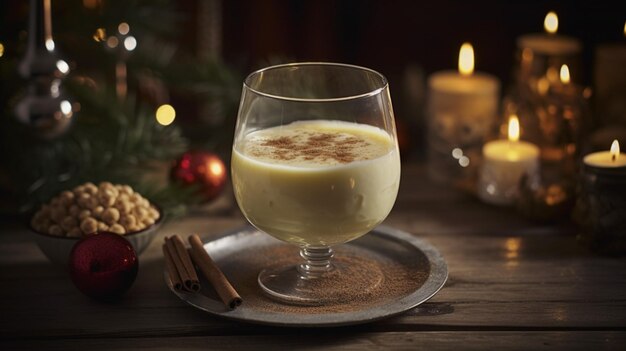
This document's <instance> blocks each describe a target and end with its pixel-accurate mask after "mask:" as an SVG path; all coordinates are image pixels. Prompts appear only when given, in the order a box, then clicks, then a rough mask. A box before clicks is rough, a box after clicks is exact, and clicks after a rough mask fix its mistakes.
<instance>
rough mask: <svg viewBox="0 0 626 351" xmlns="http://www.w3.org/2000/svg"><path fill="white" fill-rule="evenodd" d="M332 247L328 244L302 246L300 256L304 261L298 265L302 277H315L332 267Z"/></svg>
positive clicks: (330, 269)
mask: <svg viewBox="0 0 626 351" xmlns="http://www.w3.org/2000/svg"><path fill="white" fill-rule="evenodd" d="M333 255H334V253H333V249H331V248H330V247H329V246H322V247H304V248H302V249H301V250H300V256H302V258H304V261H305V262H304V263H303V264H300V265H298V273H300V276H301V278H303V279H315V278H319V277H321V276H322V275H323V274H324V273H328V272H330V271H332V270H333V269H334V267H333V265H332V264H331V263H330V259H331V258H332V257H333Z"/></svg>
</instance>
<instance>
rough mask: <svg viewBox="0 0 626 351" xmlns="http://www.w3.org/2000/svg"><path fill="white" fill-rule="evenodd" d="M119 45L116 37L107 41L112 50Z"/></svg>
mask: <svg viewBox="0 0 626 351" xmlns="http://www.w3.org/2000/svg"><path fill="white" fill-rule="evenodd" d="M118 44H119V40H117V38H116V37H109V39H107V46H108V47H110V48H111V49H114V48H116V47H117V45H118Z"/></svg>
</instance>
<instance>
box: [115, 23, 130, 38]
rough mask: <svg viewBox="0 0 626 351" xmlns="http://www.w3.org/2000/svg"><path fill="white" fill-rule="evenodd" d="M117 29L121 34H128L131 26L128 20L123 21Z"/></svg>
mask: <svg viewBox="0 0 626 351" xmlns="http://www.w3.org/2000/svg"><path fill="white" fill-rule="evenodd" d="M117 31H118V32H120V34H121V35H126V34H128V32H130V26H129V25H128V23H126V22H122V23H120V24H119V25H118V26H117Z"/></svg>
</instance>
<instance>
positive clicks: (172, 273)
mask: <svg viewBox="0 0 626 351" xmlns="http://www.w3.org/2000/svg"><path fill="white" fill-rule="evenodd" d="M163 257H165V268H166V269H167V274H168V275H169V277H170V280H171V281H172V285H173V286H174V289H176V290H177V291H181V290H183V283H182V281H181V280H180V275H179V274H178V271H177V270H176V266H174V260H173V259H172V255H170V251H169V250H168V249H167V246H166V245H165V244H163Z"/></svg>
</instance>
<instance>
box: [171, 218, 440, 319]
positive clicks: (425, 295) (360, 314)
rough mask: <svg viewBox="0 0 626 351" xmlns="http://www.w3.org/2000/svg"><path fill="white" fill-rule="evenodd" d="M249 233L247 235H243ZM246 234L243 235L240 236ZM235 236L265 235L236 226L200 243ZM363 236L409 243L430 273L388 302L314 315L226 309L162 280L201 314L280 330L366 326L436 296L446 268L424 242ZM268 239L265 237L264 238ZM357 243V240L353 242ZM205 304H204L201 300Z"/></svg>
mask: <svg viewBox="0 0 626 351" xmlns="http://www.w3.org/2000/svg"><path fill="white" fill-rule="evenodd" d="M246 232H249V233H246ZM243 233H246V234H243ZM236 235H268V234H265V233H263V232H261V231H259V230H258V229H256V228H254V227H253V226H251V225H246V226H242V227H237V228H235V229H232V230H228V231H226V232H224V233H222V234H220V235H218V236H217V237H214V238H212V239H211V240H210V241H208V242H206V243H203V246H204V248H205V250H206V249H207V246H209V245H210V244H211V243H213V242H215V241H218V240H221V239H223V238H225V237H228V236H236ZM366 235H376V236H379V237H385V239H387V240H392V241H395V242H399V243H403V244H406V243H408V244H410V246H411V247H412V248H413V249H416V250H419V251H421V252H422V253H423V254H424V256H426V258H427V260H428V262H429V263H430V268H431V269H430V273H429V275H428V278H427V279H426V280H425V281H424V283H423V284H422V285H421V286H420V287H419V288H418V289H416V290H415V291H413V292H412V293H410V294H409V295H406V296H404V297H402V298H401V299H399V300H396V301H393V302H392V303H387V304H381V305H376V306H374V307H372V308H367V309H363V310H359V311H349V312H340V313H314V314H297V315H295V314H286V313H280V312H264V311H254V310H252V311H253V312H252V313H250V311H251V310H250V309H247V308H246V307H245V301H244V305H242V306H240V307H238V308H237V309H235V310H228V309H227V308H226V307H225V306H224V305H223V304H222V303H221V302H220V301H217V300H211V299H209V298H208V297H206V296H204V295H197V294H192V293H186V292H178V291H176V290H175V289H174V287H173V286H172V283H171V281H170V280H169V277H168V274H167V271H165V270H164V272H163V273H164V279H165V283H166V285H167V286H168V287H169V289H170V291H171V292H172V293H174V295H176V296H177V297H178V298H179V299H181V300H183V301H184V302H186V303H187V304H189V305H191V306H193V307H195V308H197V309H199V310H202V311H205V312H207V313H209V314H211V315H214V316H219V317H222V318H225V319H229V320H232V321H239V322H248V323H253V324H260V325H270V326H281V327H336V326H347V325H356V324H364V323H370V322H374V321H377V320H381V319H386V318H390V317H393V316H397V315H399V314H402V313H404V312H406V311H408V310H410V309H412V308H415V307H417V306H418V305H420V304H422V303H424V302H426V301H428V300H429V299H430V298H432V297H433V296H434V295H435V294H437V293H438V292H439V291H440V290H441V289H442V288H443V286H444V285H445V283H446V281H447V279H448V265H447V263H446V261H445V259H444V258H443V255H441V253H440V252H439V251H438V250H437V249H436V248H435V247H434V246H433V245H431V244H430V243H428V242H427V241H426V240H424V239H421V238H418V237H416V236H415V235H413V234H410V233H407V232H405V231H402V230H399V229H396V228H393V227H391V226H388V225H379V226H378V227H376V228H374V229H373V230H371V231H370V232H369V233H368V234H366ZM268 236H269V235H268ZM357 240H358V239H357ZM196 300H201V301H203V300H209V301H210V303H208V304H206V303H202V304H201V303H200V302H199V301H196ZM203 302H206V301H203ZM285 316H289V317H290V318H284V317H285Z"/></svg>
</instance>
